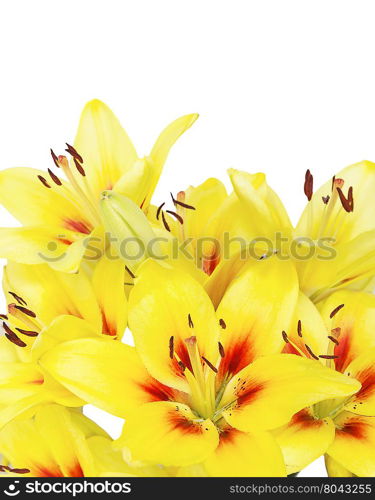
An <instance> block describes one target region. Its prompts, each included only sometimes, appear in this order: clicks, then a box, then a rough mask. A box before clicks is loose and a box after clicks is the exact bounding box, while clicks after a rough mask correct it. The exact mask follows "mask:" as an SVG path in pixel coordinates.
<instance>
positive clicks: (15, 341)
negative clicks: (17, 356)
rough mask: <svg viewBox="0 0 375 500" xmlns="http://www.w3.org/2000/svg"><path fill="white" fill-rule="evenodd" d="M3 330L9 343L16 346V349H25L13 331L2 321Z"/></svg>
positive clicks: (24, 345) (23, 343)
mask: <svg viewBox="0 0 375 500" xmlns="http://www.w3.org/2000/svg"><path fill="white" fill-rule="evenodd" d="M3 328H4V331H5V336H6V338H7V339H8V340H10V342H12V343H13V344H15V345H17V346H18V347H26V344H25V342H23V341H22V340H21V339H20V338H19V337H18V336H17V335H16V334H15V333H14V331H13V330H11V329H10V328H9V326H8V325H7V324H6V323H5V321H3Z"/></svg>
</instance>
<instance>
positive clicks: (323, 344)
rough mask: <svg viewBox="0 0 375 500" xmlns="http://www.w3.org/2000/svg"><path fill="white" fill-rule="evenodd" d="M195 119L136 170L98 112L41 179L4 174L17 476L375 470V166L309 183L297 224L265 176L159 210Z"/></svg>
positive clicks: (216, 183) (129, 149) (167, 135)
mask: <svg viewBox="0 0 375 500" xmlns="http://www.w3.org/2000/svg"><path fill="white" fill-rule="evenodd" d="M196 119H197V115H196V114H191V115H187V116H183V117H181V118H179V119H177V120H175V121H174V122H172V123H171V124H170V125H169V126H168V127H167V128H166V129H165V130H164V131H163V132H162V133H161V134H160V136H159V137H158V139H157V140H156V143H155V145H154V146H153V148H152V149H151V152H150V154H149V155H148V156H145V157H139V156H138V154H137V152H136V150H135V148H134V146H133V144H132V142H131V141H130V139H129V137H128V135H127V134H126V132H125V131H124V130H123V128H122V127H121V125H120V123H119V121H118V120H117V118H116V117H115V116H114V114H113V113H112V112H111V111H110V109H109V108H108V107H107V106H106V105H105V104H103V103H102V102H100V101H98V100H94V101H91V102H89V103H88V104H87V105H86V107H85V108H84V110H83V113H82V116H81V121H80V124H79V127H78V133H77V136H76V139H75V142H74V145H70V144H67V146H66V149H65V151H64V153H65V154H55V152H54V151H53V150H51V157H52V158H51V166H50V168H48V170H47V171H41V170H35V169H31V168H11V169H8V170H2V171H1V172H0V202H1V204H2V205H3V206H4V207H6V208H7V209H8V210H9V211H10V212H11V213H12V214H13V216H15V217H16V218H17V219H18V221H19V222H20V226H19V227H14V228H2V229H0V257H3V258H6V259H7V264H6V266H5V268H4V273H3V275H4V277H3V288H4V294H5V299H6V304H7V310H6V311H4V314H1V330H2V335H1V337H0V453H1V456H2V459H1V460H2V461H1V467H0V469H1V472H2V473H3V474H6V475H29V476H71V477H80V476H143V477H147V476H179V477H182V476H261V477H271V476H278V477H280V476H286V475H288V474H292V473H296V472H299V471H300V470H302V469H303V468H304V467H306V466H307V465H308V464H310V463H311V462H312V461H314V460H315V459H316V458H318V457H320V456H321V455H324V457H325V463H326V467H327V471H328V474H329V475H330V476H354V475H356V476H374V475H375V418H374V417H375V368H374V366H375V297H374V295H373V294H372V293H371V292H372V289H373V278H374V275H375V245H374V236H375V218H374V209H375V198H374V196H373V193H374V191H375V164H373V163H370V162H367V161H364V162H361V163H358V164H355V165H352V166H350V167H347V168H345V169H344V170H342V171H341V172H339V173H338V174H337V175H336V176H335V177H333V179H330V180H329V181H328V182H327V183H326V184H324V185H323V186H322V187H321V188H320V189H318V190H317V191H316V192H314V180H313V176H312V174H311V172H310V171H307V172H306V175H305V181H304V193H305V195H306V198H307V205H306V208H305V210H304V212H303V213H302V215H301V218H300V220H299V222H298V224H297V225H296V226H295V227H294V226H293V225H292V223H291V221H290V219H289V216H288V214H287V211H286V210H285V208H284V206H283V204H282V202H281V201H280V199H279V197H278V196H277V194H276V193H275V192H274V191H273V190H272V189H271V188H270V187H269V186H268V184H267V181H266V177H265V175H264V174H263V173H255V174H250V173H247V172H242V171H238V170H233V169H231V170H229V178H230V182H231V184H232V187H233V190H232V192H230V193H228V192H227V190H226V188H225V186H224V184H223V183H222V182H221V181H220V180H218V179H214V178H211V179H208V180H206V181H205V182H203V183H202V184H201V185H199V186H196V187H192V186H190V187H188V188H187V189H185V190H183V191H180V192H178V193H176V194H172V195H171V199H170V202H169V203H168V202H167V201H166V202H165V203H162V204H161V205H160V206H158V207H157V206H154V205H153V204H152V195H153V192H154V190H155V187H156V185H157V183H158V180H159V177H160V175H161V172H162V168H163V165H164V163H165V161H166V160H167V157H168V153H169V151H170V149H171V147H172V146H173V145H174V144H175V142H176V141H177V139H178V138H179V137H180V136H181V135H182V134H183V133H184V132H185V131H186V130H187V129H188V128H189V127H190V126H191V125H192V124H193V123H194V121H195V120H196ZM127 327H128V328H129V330H130V332H131V334H132V340H131V341H128V342H125V341H124V340H122V339H123V335H124V333H125V330H126V328H127ZM86 404H92V405H95V406H96V407H98V408H100V409H102V410H104V411H106V412H109V413H110V414H112V415H115V416H117V417H120V418H122V419H124V426H123V432H122V434H121V436H120V437H119V438H118V439H115V440H113V439H112V437H110V436H109V435H108V434H107V433H106V432H105V431H104V430H103V429H101V428H100V427H99V426H98V425H97V424H96V423H95V422H93V421H92V420H90V419H89V418H88V417H87V416H85V415H84V412H83V409H84V406H85V405H86Z"/></svg>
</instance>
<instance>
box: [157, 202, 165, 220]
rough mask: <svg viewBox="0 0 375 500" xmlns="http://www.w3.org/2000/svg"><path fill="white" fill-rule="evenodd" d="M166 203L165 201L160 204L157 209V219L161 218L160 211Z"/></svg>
mask: <svg viewBox="0 0 375 500" xmlns="http://www.w3.org/2000/svg"><path fill="white" fill-rule="evenodd" d="M164 205H165V202H163V203H162V204H161V205H159V206H158V209H157V211H156V220H159V217H160V212H161V210H162V208H163V207H164Z"/></svg>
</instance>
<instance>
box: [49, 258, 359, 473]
mask: <svg viewBox="0 0 375 500" xmlns="http://www.w3.org/2000/svg"><path fill="white" fill-rule="evenodd" d="M297 297H298V281H297V276H296V273H295V270H294V267H293V265H292V264H291V263H290V261H286V262H281V261H279V260H278V259H275V258H270V259H267V260H264V261H260V262H259V261H257V262H251V263H250V264H249V265H248V267H247V268H246V269H245V270H244V272H243V273H242V275H241V277H239V279H238V280H236V281H235V282H233V283H232V285H231V286H230V287H229V288H228V290H227V292H226V294H225V296H224V298H223V300H222V302H221V303H220V306H219V308H218V311H217V313H215V310H214V308H213V305H212V302H211V300H210V298H209V297H208V295H207V294H206V292H205V291H204V289H203V288H202V286H201V285H200V284H199V283H198V282H197V281H195V280H194V279H193V278H192V277H191V276H190V275H189V274H187V273H185V272H183V271H181V270H177V269H170V268H168V267H165V266H162V265H160V264H158V263H156V262H155V261H152V260H148V261H147V262H145V263H144V264H143V265H142V266H141V267H140V269H139V273H138V277H137V280H136V284H135V287H134V289H133V291H132V293H131V295H130V304H129V324H130V328H131V331H132V333H133V335H134V340H135V346H136V347H135V348H133V347H131V346H128V345H124V344H118V343H116V344H115V343H113V342H110V341H108V340H106V339H104V340H103V339H94V338H87V339H80V340H74V341H69V342H64V343H60V344H59V345H57V346H56V347H54V348H52V349H50V350H48V352H46V353H45V354H44V355H42V356H41V358H40V364H41V366H42V367H43V368H44V369H45V370H47V371H48V372H49V373H50V374H51V375H52V376H53V377H54V378H55V379H56V380H58V381H59V382H60V383H61V384H63V385H64V386H65V387H66V388H67V389H69V390H70V391H72V392H73V393H75V394H76V395H77V396H78V397H80V398H82V399H84V400H85V401H87V402H89V403H92V404H95V405H96V406H98V407H100V408H102V409H104V410H106V411H108V412H110V413H112V414H114V415H117V416H120V417H124V418H126V423H125V426H124V430H123V434H122V436H121V438H120V439H119V440H117V442H116V444H117V447H119V448H121V449H123V450H124V455H125V456H126V457H129V455H130V461H131V462H133V461H135V462H137V461H140V462H142V463H145V464H151V465H156V464H162V465H164V466H166V467H169V466H174V467H188V466H191V465H197V466H198V465H201V466H202V467H203V468H204V470H205V471H206V473H207V474H208V475H211V476H222V475H226V476H238V475H239V476H241V475H245V476H254V475H255V476H283V475H285V466H284V463H283V460H282V457H281V453H280V449H279V447H278V446H277V445H276V443H275V440H274V438H273V437H272V435H271V434H270V432H269V431H270V430H272V429H274V428H277V427H279V426H280V425H283V424H286V423H287V422H288V421H289V419H290V418H291V416H292V415H293V414H294V413H296V411H299V410H300V409H302V408H304V407H306V406H308V405H310V404H315V403H318V402H319V401H322V400H324V399H326V398H327V394H334V395H335V397H345V396H348V395H350V394H352V393H353V392H355V391H356V390H357V388H358V382H356V381H353V380H352V379H350V378H349V377H344V376H343V375H341V374H338V373H336V372H335V371H333V370H330V369H329V368H326V367H324V366H322V365H320V364H318V363H315V362H314V361H311V360H307V359H302V358H301V357H299V356H296V355H294V354H277V353H279V352H280V351H281V350H282V348H283V340H282V337H281V335H280V333H279V332H280V331H281V330H282V329H284V328H286V325H289V324H290V321H291V319H292V317H293V311H294V309H295V304H296V301H297ZM265 332H266V333H267V335H264V333H265Z"/></svg>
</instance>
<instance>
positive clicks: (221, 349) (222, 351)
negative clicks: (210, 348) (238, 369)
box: [218, 342, 225, 358]
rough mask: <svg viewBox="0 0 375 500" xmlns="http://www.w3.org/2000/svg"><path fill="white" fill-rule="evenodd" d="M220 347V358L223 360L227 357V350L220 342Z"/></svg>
mask: <svg viewBox="0 0 375 500" xmlns="http://www.w3.org/2000/svg"><path fill="white" fill-rule="evenodd" d="M218 346H219V353H220V356H221V357H222V358H224V356H225V350H224V347H223V344H222V343H221V342H218Z"/></svg>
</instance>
